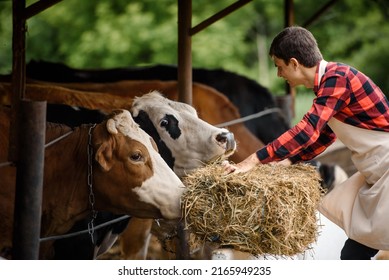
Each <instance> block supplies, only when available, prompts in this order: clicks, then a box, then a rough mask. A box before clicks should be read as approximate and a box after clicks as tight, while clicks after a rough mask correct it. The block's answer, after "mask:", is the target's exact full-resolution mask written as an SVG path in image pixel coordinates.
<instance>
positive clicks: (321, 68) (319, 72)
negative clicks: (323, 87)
mask: <svg viewBox="0 0 389 280" xmlns="http://www.w3.org/2000/svg"><path fill="white" fill-rule="evenodd" d="M327 64H328V62H327V61H325V60H324V59H323V60H321V61H320V62H319V63H318V64H317V66H316V74H315V81H314V84H313V91H314V92H315V94H316V93H317V92H318V90H319V87H320V82H321V78H322V77H323V75H324V73H325V70H326V67H327Z"/></svg>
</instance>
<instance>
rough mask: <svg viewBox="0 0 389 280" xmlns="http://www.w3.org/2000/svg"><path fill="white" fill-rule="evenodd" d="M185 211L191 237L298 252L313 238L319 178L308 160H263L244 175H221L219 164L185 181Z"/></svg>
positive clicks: (256, 251)
mask: <svg viewBox="0 0 389 280" xmlns="http://www.w3.org/2000/svg"><path fill="white" fill-rule="evenodd" d="M183 182H184V184H185V185H186V186H187V188H188V190H187V192H186V193H185V194H184V196H183V212H184V213H183V215H184V217H185V221H186V224H187V227H188V229H189V230H190V232H191V233H193V235H194V236H195V238H194V239H193V238H192V239H191V240H192V241H191V242H192V244H190V245H191V246H202V245H203V244H204V242H205V241H213V242H218V243H220V245H229V246H233V247H234V249H236V250H239V251H243V252H248V253H251V254H253V255H263V254H270V255H285V256H291V255H295V254H297V253H302V252H304V251H305V250H307V249H308V247H309V245H310V244H312V243H313V242H315V241H316V238H317V235H318V223H317V216H316V209H317V205H318V202H319V200H320V197H321V186H320V177H319V175H318V173H317V172H316V170H315V168H314V167H312V166H310V165H306V164H295V165H291V166H282V165H278V164H263V165H258V167H256V168H254V169H253V170H251V171H249V172H247V173H236V174H235V173H231V174H228V175H224V174H223V168H222V167H221V166H220V164H217V163H215V164H211V165H208V166H206V167H203V168H199V169H197V170H196V171H195V172H193V173H191V174H189V175H188V176H186V177H184V179H183Z"/></svg>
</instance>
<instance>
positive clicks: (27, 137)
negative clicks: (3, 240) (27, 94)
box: [12, 101, 46, 260]
mask: <svg viewBox="0 0 389 280" xmlns="http://www.w3.org/2000/svg"><path fill="white" fill-rule="evenodd" d="M20 109H21V111H20V113H21V118H20V120H21V123H20V133H19V144H20V146H19V151H20V153H19V161H18V166H17V171H16V193H15V211H14V227H13V253H12V258H13V259H20V260H35V259H38V258H39V238H40V230H41V209H42V191H43V174H44V151H45V149H44V145H45V135H46V101H21V103H20Z"/></svg>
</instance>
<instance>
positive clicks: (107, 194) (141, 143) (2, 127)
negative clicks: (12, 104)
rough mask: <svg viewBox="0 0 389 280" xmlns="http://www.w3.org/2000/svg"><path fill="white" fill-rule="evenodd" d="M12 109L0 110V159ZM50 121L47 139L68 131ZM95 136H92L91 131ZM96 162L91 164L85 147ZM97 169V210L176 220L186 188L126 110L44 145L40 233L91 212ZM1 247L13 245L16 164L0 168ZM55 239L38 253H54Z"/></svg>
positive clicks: (49, 232)
mask: <svg viewBox="0 0 389 280" xmlns="http://www.w3.org/2000/svg"><path fill="white" fill-rule="evenodd" d="M9 129H10V127H9V110H7V109H6V108H4V107H2V108H1V110H0V145H1V147H0V148H1V149H0V162H5V161H6V157H7V150H8V131H9ZM70 130H71V129H70V128H69V127H64V126H63V125H58V124H51V123H48V124H47V129H46V141H47V142H50V141H51V140H53V139H56V138H57V137H59V136H61V135H63V134H64V133H65V132H67V131H70ZM89 135H91V136H89ZM88 145H91V147H92V152H93V155H94V157H93V159H92V161H93V163H92V165H91V166H88V155H87V147H88ZM91 168H92V169H93V173H92V174H93V193H94V196H95V204H94V208H95V210H98V211H100V210H104V211H110V212H112V213H116V214H128V215H131V216H136V217H140V218H165V219H177V218H179V217H180V216H181V209H180V198H181V195H182V193H183V192H184V190H185V188H184V185H183V184H182V182H181V181H180V179H179V178H178V177H177V175H176V174H175V173H174V172H173V171H172V170H171V169H170V168H169V166H168V165H167V164H166V162H165V161H164V160H163V159H162V157H161V156H160V154H159V153H158V152H157V150H156V149H155V143H154V141H153V140H152V139H151V137H150V136H149V135H148V134H146V133H145V132H144V131H143V130H141V129H140V128H139V126H138V124H136V123H135V122H134V120H133V118H132V116H131V114H130V113H129V112H128V111H126V110H121V111H117V112H115V114H114V115H112V116H111V117H110V118H108V119H107V120H106V121H104V122H103V123H100V124H97V125H96V126H95V127H93V126H91V125H84V126H81V127H78V128H76V129H74V131H73V132H72V133H71V134H70V135H69V136H67V137H66V138H64V139H62V140H61V141H59V142H57V143H55V144H54V145H51V146H49V147H48V148H46V150H45V169H44V186H43V205H42V226H41V235H42V236H43V237H44V236H51V235H58V234H63V233H66V232H67V231H69V229H70V228H71V227H72V226H73V224H74V223H75V222H76V221H77V220H79V219H82V218H86V217H87V216H88V215H89V214H90V212H91V205H90V202H89V198H88V197H89V193H90V186H88V185H87V182H88V180H87V178H88V170H90V169H91ZM0 178H1V181H0V184H1V186H0V233H1V239H0V252H3V251H5V250H8V249H9V248H11V247H12V244H11V242H12V241H11V240H12V225H13V207H14V191H15V180H16V179H15V168H14V167H11V166H6V167H0ZM51 250H52V248H51V242H43V243H42V244H41V251H40V258H50V257H51V253H52V252H51Z"/></svg>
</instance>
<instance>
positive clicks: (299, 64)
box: [224, 26, 389, 259]
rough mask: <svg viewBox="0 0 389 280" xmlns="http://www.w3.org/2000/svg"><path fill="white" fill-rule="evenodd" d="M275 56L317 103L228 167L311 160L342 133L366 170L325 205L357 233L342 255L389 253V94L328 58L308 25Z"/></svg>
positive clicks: (284, 40) (282, 71) (278, 40)
mask: <svg viewBox="0 0 389 280" xmlns="http://www.w3.org/2000/svg"><path fill="white" fill-rule="evenodd" d="M269 54H270V56H271V58H272V60H273V61H274V63H275V66H276V67H277V75H278V76H279V77H282V78H284V79H285V80H286V81H287V82H288V83H289V84H290V86H291V87H295V86H298V85H304V86H305V87H307V88H312V89H313V91H314V93H315V95H316V96H315V98H314V99H313V103H312V107H311V108H310V110H309V111H308V112H307V113H306V114H305V115H304V117H303V119H302V120H301V121H300V122H299V123H298V124H297V125H295V126H294V127H292V128H291V129H289V130H288V131H286V132H285V133H284V134H282V135H281V136H280V137H278V138H277V139H275V140H274V141H273V142H271V143H269V144H268V145H266V146H265V147H263V148H262V149H260V150H258V151H257V152H255V153H253V154H252V155H250V156H249V157H248V158H246V159H245V160H243V161H242V162H240V163H238V164H231V163H227V162H226V163H225V165H224V169H225V172H226V173H231V172H246V171H249V170H250V169H252V168H253V167H254V166H255V165H257V164H261V163H262V164H264V163H270V162H273V161H277V162H279V161H282V160H287V159H289V160H291V161H292V162H293V163H295V162H299V161H303V160H304V161H306V160H310V159H312V158H314V157H315V156H317V155H319V154H320V153H322V152H323V151H324V150H325V149H326V148H327V147H328V146H329V145H331V144H332V143H333V142H334V141H335V139H336V137H337V138H339V140H341V141H342V142H343V143H344V144H345V145H346V146H347V147H348V148H349V149H350V150H351V152H352V160H353V163H354V164H355V166H356V168H357V170H358V172H357V174H356V175H355V176H352V177H350V178H349V179H348V180H346V182H344V187H343V188H341V189H342V190H344V191H343V192H339V191H335V190H334V191H331V192H330V193H329V194H328V195H327V196H328V197H329V198H330V199H327V201H329V202H328V203H327V204H326V205H323V206H321V207H319V210H320V211H321V212H322V213H323V214H324V215H325V216H327V217H328V218H329V219H330V220H332V221H334V222H335V223H337V224H338V225H339V226H341V227H342V228H343V229H344V230H345V232H346V233H347V235H348V237H349V239H348V240H347V241H346V243H345V245H344V247H343V249H342V252H341V259H370V258H371V257H373V256H374V255H375V254H376V253H377V252H378V250H377V249H385V250H388V249H389V207H388V206H386V205H388V204H389V133H388V132H389V101H388V99H387V98H386V97H385V95H384V94H383V93H382V91H381V90H380V88H379V87H378V86H376V85H375V84H374V83H373V81H372V80H371V79H370V78H368V77H367V76H366V75H364V74H363V73H361V72H360V71H358V70H356V69H354V68H352V67H350V66H348V65H345V64H341V63H336V62H327V61H325V60H324V59H323V57H322V54H321V52H320V50H319V48H318V45H317V42H316V40H315V38H314V37H313V35H312V34H311V33H310V32H309V31H308V30H306V29H304V28H302V27H297V26H294V27H288V28H285V29H284V30H283V31H282V32H280V33H279V34H278V35H277V36H276V37H275V38H274V40H273V42H272V44H271V47H270V52H269ZM342 185H343V184H342ZM350 190H351V191H350ZM332 192H333V193H334V194H333V195H331V193H332ZM327 196H326V197H327ZM326 197H325V198H326ZM356 239H357V240H358V241H357V240H356Z"/></svg>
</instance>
